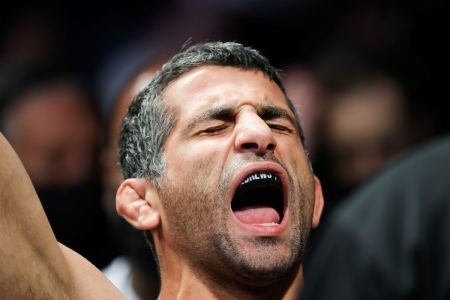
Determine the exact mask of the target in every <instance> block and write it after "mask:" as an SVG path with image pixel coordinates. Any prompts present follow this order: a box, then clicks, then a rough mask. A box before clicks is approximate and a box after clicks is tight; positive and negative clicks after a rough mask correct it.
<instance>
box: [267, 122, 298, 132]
mask: <svg viewBox="0 0 450 300" xmlns="http://www.w3.org/2000/svg"><path fill="white" fill-rule="evenodd" d="M267 126H269V127H270V128H272V129H274V130H276V131H281V132H287V133H292V132H294V131H293V130H292V129H291V128H289V127H287V126H283V125H280V124H270V123H269V124H267Z"/></svg>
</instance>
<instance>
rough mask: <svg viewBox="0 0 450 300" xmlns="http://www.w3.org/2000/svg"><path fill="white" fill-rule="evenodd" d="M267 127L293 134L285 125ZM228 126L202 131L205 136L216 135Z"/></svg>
mask: <svg viewBox="0 0 450 300" xmlns="http://www.w3.org/2000/svg"><path fill="white" fill-rule="evenodd" d="M267 126H269V127H270V128H271V129H274V130H277V131H281V132H288V133H292V129H290V128H288V127H286V126H283V125H278V124H267ZM227 127H228V126H227V125H226V124H222V125H218V126H213V127H209V128H206V129H205V130H203V131H202V133H204V134H215V133H218V132H219V131H221V130H223V129H225V128H227Z"/></svg>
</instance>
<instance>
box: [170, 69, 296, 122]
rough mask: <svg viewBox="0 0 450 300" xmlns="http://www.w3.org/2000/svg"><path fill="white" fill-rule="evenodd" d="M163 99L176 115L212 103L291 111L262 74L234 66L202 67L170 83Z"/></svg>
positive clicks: (214, 104) (189, 112)
mask: <svg viewBox="0 0 450 300" xmlns="http://www.w3.org/2000/svg"><path fill="white" fill-rule="evenodd" d="M164 101H167V103H168V105H169V107H170V108H171V109H172V110H173V111H174V112H175V113H176V114H178V116H179V117H183V116H189V115H191V114H196V113H199V112H201V111H203V110H205V109H208V108H210V107H211V106H222V105H223V106H229V107H232V108H236V109H238V108H239V107H241V106H243V105H251V106H254V107H255V108H258V107H260V106H264V105H271V106H278V107H281V108H284V109H285V110H287V111H289V112H291V110H290V108H289V106H288V104H287V100H286V97H285V95H284V93H283V91H282V90H281V89H280V87H279V86H278V85H277V84H276V83H275V82H274V81H272V80H270V79H269V77H267V76H266V75H265V74H264V73H262V72H261V71H256V70H242V69H238V68H234V67H223V66H202V67H199V68H196V69H194V70H191V71H190V72H188V73H186V74H184V75H183V76H181V77H180V78H178V79H177V80H175V81H174V82H172V83H171V84H170V85H169V86H168V87H167V89H166V91H165V93H164Z"/></svg>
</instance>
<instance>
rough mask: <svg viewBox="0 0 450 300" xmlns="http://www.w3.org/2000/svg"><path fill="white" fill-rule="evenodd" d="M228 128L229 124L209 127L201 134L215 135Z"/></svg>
mask: <svg viewBox="0 0 450 300" xmlns="http://www.w3.org/2000/svg"><path fill="white" fill-rule="evenodd" d="M227 127H228V125H227V124H221V125H217V126H212V127H208V128H206V129H203V130H202V131H201V133H203V134H208V135H214V134H218V133H220V132H221V131H222V130H224V129H226V128H227Z"/></svg>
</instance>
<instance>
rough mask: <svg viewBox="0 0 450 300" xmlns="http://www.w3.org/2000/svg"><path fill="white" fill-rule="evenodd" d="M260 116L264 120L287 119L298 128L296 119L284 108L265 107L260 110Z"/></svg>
mask: <svg viewBox="0 0 450 300" xmlns="http://www.w3.org/2000/svg"><path fill="white" fill-rule="evenodd" d="M259 116H260V117H261V118H262V119H263V120H272V119H279V118H280V119H286V120H288V121H289V122H290V123H291V124H292V126H294V127H296V126H297V122H296V121H295V119H294V118H293V117H292V116H291V115H290V114H289V112H288V111H287V110H285V109H283V108H280V107H278V106H273V105H264V106H262V107H261V109H260V113H259Z"/></svg>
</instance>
